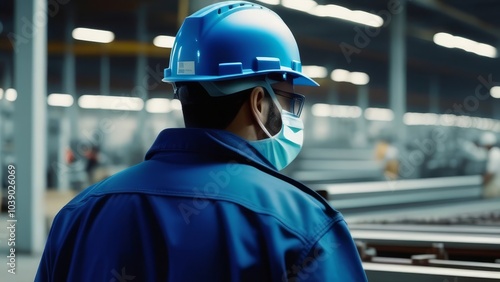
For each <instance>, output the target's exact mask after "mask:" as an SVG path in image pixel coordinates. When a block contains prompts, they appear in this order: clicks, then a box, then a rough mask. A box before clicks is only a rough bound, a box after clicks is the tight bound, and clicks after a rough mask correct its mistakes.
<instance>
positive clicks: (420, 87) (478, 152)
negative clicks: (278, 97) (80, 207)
mask: <svg viewBox="0 0 500 282" xmlns="http://www.w3.org/2000/svg"><path fill="white" fill-rule="evenodd" d="M215 2H219V1H215V0H121V1H117V0H108V1H97V0H87V1H78V0H15V1H14V0H2V1H0V160H1V163H0V168H1V169H0V179H1V181H0V188H1V190H0V191H1V193H0V194H1V195H2V202H1V216H0V220H1V221H2V228H1V230H0V250H1V251H2V252H1V253H2V258H1V259H0V260H1V261H2V265H4V266H2V268H1V269H0V280H1V281H33V277H34V275H35V273H36V270H37V267H38V262H39V260H40V256H41V253H42V251H43V248H44V244H45V241H46V239H47V234H48V231H49V229H50V226H51V223H52V220H53V218H54V216H55V215H56V214H57V212H58V211H59V210H60V209H61V208H62V207H63V206H64V205H65V204H66V203H67V202H69V201H70V200H71V199H72V198H73V197H74V196H75V195H77V194H78V193H79V192H80V191H82V190H83V189H85V188H86V187H88V186H89V185H91V184H93V183H96V182H98V181H101V180H103V179H105V178H106V177H108V176H110V175H113V174H115V173H117V172H119V171H121V170H123V169H125V168H127V167H130V166H133V165H135V164H137V163H140V162H142V161H143V160H144V155H145V153H146V152H147V151H148V149H149V148H150V146H151V144H152V143H153V142H154V140H155V139H156V137H157V135H158V134H159V132H160V131H162V130H163V129H165V128H175V127H183V126H184V123H183V115H182V109H181V105H180V102H179V101H178V100H177V99H174V93H173V89H172V86H171V85H170V84H168V83H164V82H162V78H163V74H164V69H165V68H168V66H169V59H170V58H169V57H170V51H171V49H172V44H173V41H174V38H175V36H176V33H177V31H178V29H179V28H180V25H181V23H182V21H183V20H184V18H185V17H187V16H188V15H190V14H192V13H193V12H195V11H197V10H199V9H200V8H202V7H204V6H206V5H208V4H212V3H215ZM251 2H255V3H257V4H260V5H263V6H265V7H268V8H270V9H271V10H273V11H275V12H276V13H277V14H278V15H279V16H280V17H281V18H282V19H283V21H284V22H285V23H286V24H287V25H288V26H289V28H290V30H291V31H292V33H293V35H294V37H295V39H296V41H297V44H298V47H299V50H300V55H301V62H302V71H303V72H304V73H305V74H306V75H308V76H309V77H312V78H313V79H314V80H315V81H317V82H318V83H319V84H320V86H319V87H305V86H298V87H297V90H298V92H300V93H302V94H304V95H305V97H306V101H305V105H304V109H303V112H302V116H301V117H302V119H303V121H304V145H303V148H302V151H301V153H300V154H299V155H298V157H297V159H296V160H295V161H294V162H293V163H292V164H291V165H290V166H288V167H286V168H285V169H284V170H283V171H282V173H284V174H285V175H288V176H290V177H292V178H294V179H296V180H298V181H300V182H302V183H304V184H306V185H307V186H309V187H310V188H311V189H313V190H315V191H317V192H318V193H319V194H320V195H321V196H323V197H324V198H325V199H327V200H328V201H329V202H330V203H331V205H332V206H333V207H334V208H335V209H337V210H339V211H340V212H341V213H342V214H343V215H344V217H345V220H346V222H347V224H348V226H349V230H350V232H351V235H352V237H353V239H354V240H355V242H356V246H357V249H358V252H359V254H360V257H361V259H362V263H363V267H364V269H365V272H366V274H367V277H368V279H369V281H383V282H386V281H440V282H443V281H450V282H451V281H453V282H454V281H499V280H500V190H499V189H500V187H496V188H495V187H491V186H494V185H495V183H496V185H500V164H499V165H496V171H489V168H490V166H491V165H490V164H491V163H492V162H495V161H496V162H497V163H498V162H500V160H492V158H494V157H496V158H498V157H499V156H498V155H496V156H492V154H490V152H491V151H492V150H493V151H495V150H498V149H497V148H498V147H500V59H499V57H500V17H498V13H499V12H500V2H499V1H495V0H476V1H472V0H466V1H454V0H371V1H369V0H350V1H348V0H300V1H299V0H260V1H258V0H255V1H251ZM14 167H15V172H12V171H13V170H12V168H14ZM13 173H15V174H16V182H15V183H16V187H17V190H16V193H15V195H16V203H15V207H11V206H10V204H9V198H8V196H9V193H10V192H9V190H8V186H9V180H10V179H11V178H9V177H11V176H12V174H13ZM487 174H491V175H492V176H491V178H492V179H493V180H490V181H489V182H485V175H487ZM495 179H496V182H495ZM13 208H15V212H16V216H17V218H18V219H19V222H18V228H17V229H16V246H17V253H16V255H17V267H18V273H17V274H16V275H15V276H13V275H11V274H9V273H8V272H7V269H6V267H5V263H4V260H6V257H5V256H6V255H7V254H8V250H9V247H8V243H7V242H8V238H9V233H8V232H9V230H8V229H6V228H4V225H7V223H8V220H9V218H8V216H9V212H10V211H11V210H12V209H13ZM4 254H5V255H4ZM5 279H7V280H5Z"/></svg>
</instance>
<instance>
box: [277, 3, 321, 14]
mask: <svg viewBox="0 0 500 282" xmlns="http://www.w3.org/2000/svg"><path fill="white" fill-rule="evenodd" d="M281 5H283V6H284V7H287V8H289V9H294V10H299V11H304V12H307V11H309V10H311V9H313V8H314V7H316V6H317V5H318V3H316V1H313V0H300V1H297V0H281Z"/></svg>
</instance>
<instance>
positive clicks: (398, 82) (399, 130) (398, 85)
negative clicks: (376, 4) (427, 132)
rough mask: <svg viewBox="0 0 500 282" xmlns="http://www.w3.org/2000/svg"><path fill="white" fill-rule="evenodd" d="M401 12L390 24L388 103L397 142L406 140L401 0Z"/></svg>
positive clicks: (404, 44) (404, 32)
mask: <svg viewBox="0 0 500 282" xmlns="http://www.w3.org/2000/svg"><path fill="white" fill-rule="evenodd" d="M401 6H402V9H401V12H400V13H396V14H394V16H393V19H392V22H391V24H390V25H391V26H390V33H391V37H390V53H389V54H390V58H389V104H390V108H391V110H392V111H393V112H394V120H393V121H392V128H393V129H394V133H395V134H394V135H395V136H397V142H398V143H399V144H402V142H404V141H405V140H406V127H405V124H404V122H403V115H404V114H405V112H406V1H405V0H402V1H401Z"/></svg>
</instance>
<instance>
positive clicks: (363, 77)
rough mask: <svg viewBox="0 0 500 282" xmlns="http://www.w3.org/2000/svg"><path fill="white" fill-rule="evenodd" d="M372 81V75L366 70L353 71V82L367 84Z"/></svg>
mask: <svg viewBox="0 0 500 282" xmlns="http://www.w3.org/2000/svg"><path fill="white" fill-rule="evenodd" d="M369 81H370V77H369V76H368V75H367V74H366V73H364V72H351V83H352V84H356V85H365V84H368V82H369Z"/></svg>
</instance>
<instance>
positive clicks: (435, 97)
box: [429, 76, 439, 114]
mask: <svg viewBox="0 0 500 282" xmlns="http://www.w3.org/2000/svg"><path fill="white" fill-rule="evenodd" d="M429 113H435V114H439V79H438V77H437V76H433V77H432V78H431V81H430V87H429Z"/></svg>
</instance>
